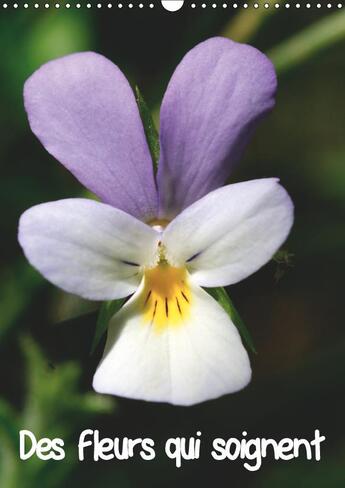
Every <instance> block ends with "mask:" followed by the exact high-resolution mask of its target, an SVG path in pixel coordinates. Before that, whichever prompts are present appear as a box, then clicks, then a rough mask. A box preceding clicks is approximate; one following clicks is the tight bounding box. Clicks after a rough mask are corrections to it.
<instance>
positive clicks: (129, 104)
mask: <svg viewBox="0 0 345 488" xmlns="http://www.w3.org/2000/svg"><path fill="white" fill-rule="evenodd" d="M24 100H25V108H26V111H27V113H28V116H29V122H30V126H31V129H32V131H33V132H34V133H35V134H36V136H37V137H38V138H39V140H40V141H41V142H42V144H43V145H44V147H45V148H46V149H47V151H48V152H49V153H50V154H52V155H53V156H54V157H55V158H56V159H58V160H59V161H60V162H61V163H62V164H63V165H64V166H66V168H68V169H69V170H70V171H71V172H72V173H73V174H74V176H76V177H77V178H78V180H79V181H81V183H83V184H84V185H85V186H86V187H87V188H89V189H90V190H91V191H93V192H94V193H96V195H98V196H99V197H100V198H101V199H102V200H103V201H104V202H106V203H109V204H111V205H113V206H114V207H117V208H119V209H121V210H124V211H125V212H127V213H130V214H132V215H134V216H135V217H138V218H141V219H143V220H149V219H150V218H152V217H155V216H156V215H157V192H156V187H155V183H154V176H153V169H152V161H151V156H150V152H149V149H148V146H147V142H146V138H145V134H144V129H143V126H142V123H141V119H140V115H139V112H138V108H137V105H136V102H135V98H134V95H133V92H132V89H131V87H130V86H129V84H128V82H127V80H126V78H125V77H124V75H123V74H122V73H121V71H120V70H119V69H118V68H117V66H115V65H114V64H113V63H111V62H110V61H109V60H107V59H106V58H105V57H103V56H101V55H99V54H96V53H91V52H85V53H76V54H72V55H70V56H66V57H63V58H60V59H57V60H55V61H51V62H49V63H47V64H45V65H44V66H42V67H41V68H40V69H38V70H37V71H36V72H35V73H34V74H33V75H32V76H31V77H30V78H29V79H28V80H27V82H26V83H25V88H24Z"/></svg>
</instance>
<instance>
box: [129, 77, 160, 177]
mask: <svg viewBox="0 0 345 488" xmlns="http://www.w3.org/2000/svg"><path fill="white" fill-rule="evenodd" d="M135 93H136V100H137V104H138V107H139V112H140V116H141V120H142V122H143V126H144V130H145V135H146V139H147V143H148V145H149V149H150V153H151V157H152V161H153V169H154V171H155V172H156V171H157V169H158V161H159V137H158V132H157V130H156V127H155V124H154V121H153V118H152V115H151V112H150V110H149V108H148V106H147V104H146V102H145V100H144V97H143V96H142V94H141V92H140V90H139V88H138V87H137V86H136V87H135Z"/></svg>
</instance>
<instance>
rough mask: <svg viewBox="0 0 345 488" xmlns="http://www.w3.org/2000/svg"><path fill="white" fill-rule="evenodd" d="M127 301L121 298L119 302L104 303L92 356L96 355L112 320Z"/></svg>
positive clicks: (99, 315) (97, 325) (92, 347)
mask: <svg viewBox="0 0 345 488" xmlns="http://www.w3.org/2000/svg"><path fill="white" fill-rule="evenodd" d="M125 301H126V299H125V298H120V299H119V300H110V301H108V302H103V303H102V305H101V308H100V309H99V314H98V319H97V324H96V330H95V335H94V338H93V341H92V346H91V354H93V353H94V351H95V349H96V347H97V345H98V343H99V341H100V340H101V338H102V336H103V334H104V333H105V331H106V330H107V328H108V324H109V321H110V319H111V318H112V316H113V315H115V314H116V312H118V311H119V310H120V308H121V307H122V305H123V304H124V303H125Z"/></svg>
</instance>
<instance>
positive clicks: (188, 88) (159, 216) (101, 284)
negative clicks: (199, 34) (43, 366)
mask: <svg viewBox="0 0 345 488" xmlns="http://www.w3.org/2000/svg"><path fill="white" fill-rule="evenodd" d="M275 91H276V76H275V72H274V68H273V66H272V64H271V62H270V61H269V60H268V59H267V58H266V56H264V55H263V54H262V53H261V52H259V51H258V50H257V49H255V48H253V47H250V46H247V45H242V44H238V43H235V42H233V41H230V40H228V39H224V38H212V39H209V40H207V41H205V42H202V43H201V44H199V45H197V46H196V47H195V48H194V49H192V50H191V51H190V52H188V53H187V54H186V56H185V57H184V58H183V59H182V61H181V63H180V64H179V65H178V67H177V68H176V70H175V72H174V74H173V76H172V78H171V80H170V83H169V85H168V87H167V90H166V93H165V95H164V98H163V102H162V106H161V111H160V160H159V166H158V171H157V175H155V174H154V171H153V165H152V159H151V155H150V150H149V147H148V144H147V140H146V137H145V132H144V128H143V125H142V122H141V118H140V114H139V111H138V106H137V104H136V100H135V97H134V94H133V91H132V89H131V87H130V85H129V84H128V82H127V80H126V78H125V77H124V75H123V74H122V72H121V71H120V70H119V68H117V66H115V65H114V64H113V63H112V62H110V61H109V60H108V59H106V58H105V57H103V56H101V55H99V54H96V53H92V52H83V53H76V54H72V55H69V56H66V57H63V58H60V59H57V60H54V61H51V62H49V63H47V64H45V65H44V66H42V67H41V68H40V69H38V71H36V72H35V73H34V74H33V75H32V76H31V77H30V78H29V79H28V80H27V82H26V84H25V89H24V99H25V107H26V111H27V113H28V117H29V122H30V126H31V129H32V131H33V132H34V133H35V134H36V136H37V137H38V138H39V140H40V141H41V143H42V144H43V146H44V147H45V148H46V150H47V151H48V152H49V153H50V154H52V155H53V156H54V157H55V158H56V159H58V160H59V161H60V162H61V163H62V164H63V165H64V166H65V167H66V168H67V169H69V170H70V171H71V172H72V173H73V174H74V175H75V176H76V177H77V178H78V180H79V181H80V182H81V183H83V184H84V185H85V186H86V187H87V188H88V189H89V190H91V191H92V192H94V193H95V194H96V195H97V196H98V197H99V199H100V200H101V202H100V201H95V200H89V199H83V198H71V199H66V200H59V201H55V202H50V203H43V204H40V205H37V206H35V207H33V208H30V209H29V210H27V211H26V212H25V213H24V214H23V215H22V217H21V219H20V226H19V241H20V244H21V245H22V247H23V249H24V252H25V254H26V256H27V258H28V260H29V261H30V263H31V264H32V265H33V266H34V267H35V268H37V269H38V270H39V271H40V272H41V273H42V275H43V276H45V277H46V278H47V279H48V280H50V281H51V282H52V283H54V284H55V285H57V286H58V287H60V288H62V289H64V290H66V291H67V292H70V293H74V294H76V295H80V296H81V297H84V298H87V299H91V300H113V299H119V298H123V297H127V296H130V298H129V299H128V301H127V302H126V303H125V304H124V306H123V307H122V309H121V310H120V311H119V312H118V313H116V314H115V315H114V316H113V318H112V319H111V321H110V324H109V328H108V334H107V342H106V346H105V351H104V355H103V358H102V360H101V362H100V364H99V366H98V368H97V371H96V373H95V376H94V379H93V387H94V389H95V390H96V391H97V392H100V393H106V394H114V395H120V396H125V397H130V398H136V399H144V400H151V401H160V402H170V403H173V404H178V405H191V404H195V403H199V402H202V401H204V400H208V399H212V398H216V397H219V396H221V395H224V394H227V393H232V392H235V391H238V390H240V389H242V388H243V387H244V386H246V385H247V384H248V382H249V381H250V378H251V368H250V362H249V359H248V355H247V352H246V350H245V348H244V346H243V344H242V342H241V338H240V335H239V333H238V330H237V328H236V327H235V326H234V324H233V323H232V321H231V320H230V318H229V316H228V314H227V313H226V312H225V311H224V309H223V308H222V307H221V306H220V305H219V304H218V303H217V302H216V301H215V300H214V299H213V298H212V297H211V296H210V295H209V294H208V293H207V292H206V291H205V290H203V288H202V287H219V286H228V285H232V284H234V283H237V282H238V281H240V280H242V279H244V278H246V277H247V276H249V275H250V274H252V273H254V272H255V271H257V270H258V269H259V268H260V267H261V266H263V265H264V264H265V263H267V262H268V261H269V260H270V259H271V257H272V256H273V254H274V253H275V252H276V251H277V249H278V248H279V247H280V246H281V244H282V243H283V242H284V240H285V239H286V237H287V235H288V233H289V230H290V227H291V225H292V221H293V206H292V203H291V200H290V198H289V196H288V194H287V193H286V191H285V190H284V189H283V188H282V187H281V186H280V184H279V182H278V180H277V179H276V178H263V179H257V180H252V181H245V182H242V183H236V184H230V185H226V186H222V185H224V183H225V182H226V180H227V178H228V176H229V174H230V172H231V170H232V168H233V166H234V164H235V163H236V161H237V160H238V159H239V157H240V156H241V154H242V152H243V150H244V148H245V146H246V143H247V141H248V139H249V138H250V136H251V134H252V132H253V129H254V128H255V126H256V125H257V122H258V121H259V120H260V119H261V118H262V117H263V115H265V114H266V113H267V112H268V111H269V110H270V109H272V107H273V105H274V95H275Z"/></svg>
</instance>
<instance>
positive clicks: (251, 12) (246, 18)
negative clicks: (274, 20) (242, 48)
mask: <svg viewBox="0 0 345 488" xmlns="http://www.w3.org/2000/svg"><path fill="white" fill-rule="evenodd" d="M256 3H258V4H259V7H258V8H247V9H241V10H240V11H239V13H238V14H236V15H235V17H233V18H232V19H231V20H230V21H229V23H228V24H227V25H226V26H225V28H224V29H223V32H222V34H221V35H222V36H224V37H228V38H229V39H232V40H233V41H237V42H248V41H250V40H252V39H253V38H254V37H255V34H256V33H257V32H258V31H259V30H260V29H261V28H262V26H263V25H264V23H265V21H266V20H267V19H268V17H271V16H272V15H273V14H274V13H275V12H277V9H274V8H265V7H264V4H265V3H267V2H266V0H261V1H258V2H256Z"/></svg>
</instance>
